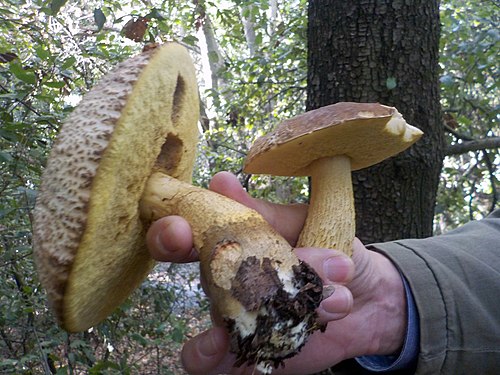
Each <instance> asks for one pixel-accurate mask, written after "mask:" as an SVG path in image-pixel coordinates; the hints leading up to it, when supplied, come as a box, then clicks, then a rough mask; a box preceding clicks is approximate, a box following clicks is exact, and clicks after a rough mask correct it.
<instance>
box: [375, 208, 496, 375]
mask: <svg viewBox="0 0 500 375" xmlns="http://www.w3.org/2000/svg"><path fill="white" fill-rule="evenodd" d="M370 248H372V249H373V250H376V251H379V252H380V253H383V254H385V255H386V256H387V257H389V258H390V259H391V260H392V261H393V262H394V264H396V265H397V267H398V268H399V269H400V271H401V273H402V274H403V275H404V277H405V278H406V280H407V281H408V283H409V285H410V287H411V290H412V294H413V296H414V299H415V303H416V307H417V310H418V313H419V322H420V354H419V357H418V363H417V370H416V374H432V375H435V374H450V375H457V374H484V375H488V374H500V210H497V211H495V212H494V213H493V214H491V215H490V216H489V217H487V218H485V219H483V220H480V221H473V222H470V223H468V224H466V225H464V226H463V227H461V228H459V229H456V230H454V231H451V232H449V233H447V234H443V235H440V236H436V237H431V238H426V239H409V240H400V241H394V242H388V243H381V244H374V245H372V246H370Z"/></svg>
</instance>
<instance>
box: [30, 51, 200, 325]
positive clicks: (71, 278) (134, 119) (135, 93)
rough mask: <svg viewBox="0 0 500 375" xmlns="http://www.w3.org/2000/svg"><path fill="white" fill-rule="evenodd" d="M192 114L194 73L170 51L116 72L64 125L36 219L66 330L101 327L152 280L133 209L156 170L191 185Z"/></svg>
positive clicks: (47, 281) (40, 263)
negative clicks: (143, 281)
mask: <svg viewBox="0 0 500 375" xmlns="http://www.w3.org/2000/svg"><path fill="white" fill-rule="evenodd" d="M193 108H198V91H197V84H196V77H195V72H194V66H193V64H192V61H191V59H190V56H189V54H188V53H187V51H186V50H185V49H184V48H182V47H180V46H179V45H176V44H174V43H169V44H166V45H164V46H162V47H159V48H156V49H152V50H149V51H147V52H144V53H142V54H140V55H139V56H136V57H134V58H132V59H129V60H127V61H125V62H123V63H121V64H120V65H119V66H117V67H116V69H114V71H113V72H111V73H109V74H108V75H106V76H105V77H104V78H103V79H102V80H101V82H100V83H99V84H98V85H97V86H95V88H94V89H93V90H92V91H91V92H89V93H88V94H87V95H85V97H84V99H83V100H82V102H81V103H80V104H79V105H78V107H77V108H76V109H75V110H74V112H73V113H72V114H71V115H70V116H69V117H68V119H67V121H66V122H65V124H64V125H63V127H62V130H61V132H60V134H59V136H58V139H57V141H56V143H55V145H54V147H53V150H52V152H51V155H50V158H49V160H48V162H47V166H46V168H45V171H44V174H43V178H42V185H41V188H40V192H39V196H38V199H37V204H36V208H35V212H34V216H35V224H34V254H35V260H36V263H37V268H38V271H39V275H40V279H41V282H42V284H43V285H44V287H45V288H46V289H47V292H48V296H49V300H50V302H51V305H52V307H53V309H54V310H55V312H56V315H57V317H58V319H59V322H60V323H61V324H62V326H63V327H64V328H65V329H67V330H69V331H81V330H84V329H87V328H89V327H91V326H92V325H94V324H96V323H98V322H99V321H101V320H102V319H104V318H105V317H106V316H107V315H109V314H110V313H111V312H112V311H113V310H114V308H115V307H117V306H118V305H119V304H120V303H121V302H123V300H124V299H125V298H126V297H127V296H128V295H129V294H130V293H131V292H132V290H134V288H136V287H137V285H138V284H139V283H140V282H141V281H142V280H143V279H144V277H145V276H146V275H147V273H148V272H149V271H150V269H151V267H152V265H153V260H152V259H151V258H150V256H149V253H148V251H147V249H146V246H145V240H144V237H145V236H144V234H145V230H146V229H145V226H144V224H143V223H142V221H141V220H140V217H139V201H140V198H141V196H142V192H143V190H144V187H145V184H146V181H147V179H148V177H149V176H150V175H151V173H152V171H153V170H161V171H164V172H166V173H167V174H169V175H171V176H173V177H175V178H178V179H181V180H184V181H189V182H190V181H191V174H192V168H193V164H194V158H195V150H196V144H197V141H198V129H197V120H198V113H197V111H193V110H192V109H193Z"/></svg>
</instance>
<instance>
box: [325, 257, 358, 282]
mask: <svg viewBox="0 0 500 375" xmlns="http://www.w3.org/2000/svg"><path fill="white" fill-rule="evenodd" d="M351 263H352V261H351V260H350V259H349V258H347V257H343V256H336V257H332V258H328V259H327V260H325V262H324V263H323V272H324V275H325V277H326V278H327V279H328V280H330V281H332V282H339V281H341V280H343V279H344V278H345V277H346V276H347V275H348V274H349V269H350V267H351Z"/></svg>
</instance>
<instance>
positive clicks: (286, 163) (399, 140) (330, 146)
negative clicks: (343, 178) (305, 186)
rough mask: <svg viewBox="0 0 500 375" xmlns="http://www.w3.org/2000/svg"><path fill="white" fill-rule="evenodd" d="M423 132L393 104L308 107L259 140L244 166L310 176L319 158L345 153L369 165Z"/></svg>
mask: <svg viewBox="0 0 500 375" xmlns="http://www.w3.org/2000/svg"><path fill="white" fill-rule="evenodd" d="M422 134H423V133H422V132H421V131H420V130H419V129H417V128H415V127H413V126H411V125H408V124H407V123H406V121H405V120H404V119H403V117H402V116H401V114H400V113H399V112H398V111H397V110H396V109H395V108H393V107H387V106H384V105H381V104H377V103H351V102H342V103H336V104H332V105H329V106H326V107H322V108H319V109H316V110H313V111H310V112H306V113H304V114H301V115H299V116H296V117H294V118H292V119H289V120H285V121H283V122H282V123H280V124H279V125H278V127H277V128H276V129H275V131H274V132H272V133H269V134H267V135H265V136H263V137H261V138H259V139H257V140H256V141H255V143H254V144H253V146H252V148H251V149H250V151H249V153H248V155H247V158H246V162H245V172H247V173H264V174H271V175H277V176H308V175H309V172H308V170H307V166H308V165H309V164H311V163H312V162H313V161H314V160H317V159H320V158H324V157H331V156H336V155H345V156H347V157H349V158H350V160H351V169H352V170H357V169H362V168H366V167H369V166H371V165H373V164H376V163H378V162H380V161H382V160H384V159H386V158H388V157H390V156H393V155H396V154H397V153H399V152H401V151H403V150H405V149H406V148H408V147H409V146H410V145H411V144H413V143H414V142H416V141H417V140H418V139H419V138H420V137H421V136H422Z"/></svg>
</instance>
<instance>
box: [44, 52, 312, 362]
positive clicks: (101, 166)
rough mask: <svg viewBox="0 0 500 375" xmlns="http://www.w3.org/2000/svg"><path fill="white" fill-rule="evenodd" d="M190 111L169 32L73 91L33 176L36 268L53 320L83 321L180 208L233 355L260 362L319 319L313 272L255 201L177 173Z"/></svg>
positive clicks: (187, 79)
mask: <svg viewBox="0 0 500 375" xmlns="http://www.w3.org/2000/svg"><path fill="white" fill-rule="evenodd" d="M198 114H199V103H198V88H197V84H196V77H195V70H194V66H193V64H192V62H191V59H190V56H189V54H188V53H187V51H186V50H185V49H184V48H182V47H181V46H179V45H177V44H174V43H169V44H166V45H164V46H162V47H159V48H157V49H153V50H149V51H147V52H145V53H143V54H140V55H138V56H136V57H134V58H132V59H130V60H128V61H126V62H124V63H122V64H120V65H119V66H118V67H117V68H116V69H115V70H114V71H113V72H111V73H110V74H108V75H106V76H105V77H104V78H103V79H102V80H101V82H100V83H99V84H98V85H97V86H96V87H94V89H93V90H92V91H90V92H89V93H88V94H87V95H86V96H85V97H84V98H83V100H82V102H81V103H80V104H79V105H78V107H77V108H76V109H75V110H74V111H73V113H72V114H71V115H70V116H69V117H68V119H67V121H66V122H65V124H64V125H63V127H62V129H61V132H60V134H59V135H58V139H57V141H56V143H55V145H54V147H53V149H52V151H51V155H50V158H49V160H48V162H47V166H46V168H45V171H44V174H43V177H42V185H41V188H40V192H39V196H38V198H37V203H36V208H35V212H34V216H35V223H34V255H35V261H36V264H37V268H38V271H39V272H38V273H39V277H40V280H41V282H42V284H43V286H44V287H45V289H46V290H47V294H48V297H49V301H50V304H51V306H52V308H53V310H54V312H55V314H56V316H57V319H58V321H59V323H60V325H61V326H62V327H64V328H65V329H66V330H68V331H71V332H76V331H83V330H86V329H88V328H90V327H91V326H93V325H95V324H98V323H99V322H100V321H102V320H103V319H104V318H106V316H108V315H109V314H111V313H112V312H113V310H114V309H115V308H116V307H117V306H118V305H119V304H120V303H122V302H123V301H124V300H125V299H126V298H127V297H128V296H129V294H130V293H131V292H132V291H133V290H134V289H135V288H136V287H137V286H138V285H139V284H140V283H141V281H142V280H144V278H145V277H146V276H147V274H148V272H149V271H150V269H151V267H152V266H153V265H154V262H153V260H152V259H151V257H150V255H149V252H148V250H147V248H146V243H145V234H146V231H147V229H148V227H149V225H150V223H151V221H152V220H155V219H158V218H160V217H162V216H165V215H181V216H184V217H185V218H186V219H187V220H188V221H189V222H190V224H191V228H192V230H193V236H194V245H195V248H196V250H198V251H199V253H200V260H201V271H202V273H203V276H204V279H205V280H206V281H207V283H206V287H207V291H208V294H209V296H210V299H211V302H212V303H213V306H214V309H215V310H216V311H217V312H218V313H219V315H220V317H221V318H222V319H224V321H225V322H226V325H227V327H228V329H229V331H230V333H231V336H232V344H231V350H232V351H234V352H235V353H236V355H237V364H238V365H241V364H244V363H249V364H254V363H256V364H258V368H259V369H261V370H262V371H263V372H269V371H270V370H271V369H272V367H273V366H274V367H275V366H278V365H279V364H281V363H282V361H283V360H284V359H285V358H288V357H290V356H292V355H294V354H296V353H297V352H298V351H299V350H300V348H301V347H302V345H304V343H305V341H306V339H307V337H308V336H309V335H310V334H311V333H312V332H313V331H314V330H316V329H318V328H320V326H319V325H318V324H317V323H316V312H315V310H316V308H317V307H318V306H319V303H320V302H321V297H322V283H321V279H320V278H319V277H318V276H317V274H316V273H315V272H314V270H312V269H311V268H310V267H309V266H307V265H305V264H303V263H302V262H300V261H299V260H298V258H297V257H296V256H295V255H294V253H293V251H292V248H291V246H290V245H289V244H288V243H287V242H286V240H284V239H283V238H282V237H281V236H280V235H278V233H277V232H276V231H275V230H274V229H273V228H272V227H271V226H270V225H269V224H267V222H266V221H265V220H264V219H263V218H262V217H261V216H260V215H259V214H258V213H257V212H255V211H253V210H251V209H249V208H247V207H245V206H243V205H241V204H239V203H237V202H235V201H232V200H230V199H228V198H225V197H223V196H221V195H218V194H216V193H213V192H210V191H208V190H205V189H201V188H196V187H194V186H192V185H190V184H189V183H188V182H190V181H191V176H192V169H193V165H194V160H195V150H196V146H197V142H198V128H197V121H198V117H199V116H198Z"/></svg>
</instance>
